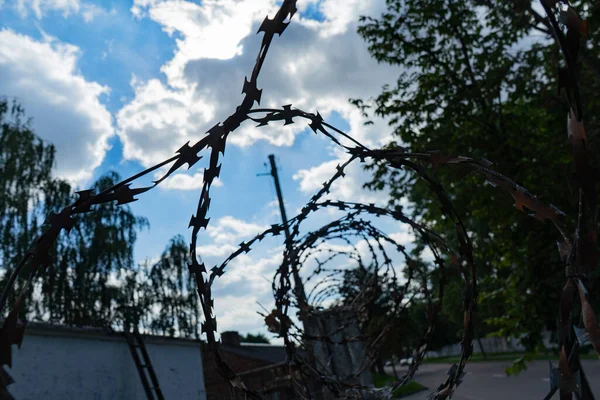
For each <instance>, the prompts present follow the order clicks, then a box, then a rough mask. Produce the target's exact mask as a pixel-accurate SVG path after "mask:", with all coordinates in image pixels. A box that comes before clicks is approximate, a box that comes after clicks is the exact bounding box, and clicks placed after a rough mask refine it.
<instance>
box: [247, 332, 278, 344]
mask: <svg viewBox="0 0 600 400" xmlns="http://www.w3.org/2000/svg"><path fill="white" fill-rule="evenodd" d="M240 339H241V341H242V342H244V343H265V344H269V343H271V342H269V339H268V338H267V337H266V336H265V335H263V334H262V333H257V334H256V335H253V334H252V333H248V334H247V335H246V336H244V335H241V336H240Z"/></svg>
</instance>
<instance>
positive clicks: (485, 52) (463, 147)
mask: <svg viewBox="0 0 600 400" xmlns="http://www.w3.org/2000/svg"><path fill="white" fill-rule="evenodd" d="M533 3H534V2H533V1H527V0H519V1H511V2H491V1H484V0H434V1H426V2H423V1H418V0H388V1H387V6H388V9H387V11H386V12H385V13H384V14H383V15H382V16H381V17H379V18H370V17H361V18H360V26H359V28H358V32H359V34H360V35H361V36H362V37H363V38H364V40H365V41H366V42H367V44H368V47H369V51H370V53H371V55H372V56H373V57H375V59H376V60H377V61H378V62H383V63H388V64H391V65H397V66H398V67H399V75H398V79H397V81H396V82H395V85H394V86H392V87H390V86H389V85H385V86H384V87H383V90H382V92H381V94H379V95H378V96H377V97H376V98H374V99H369V100H367V101H363V100H359V99H355V100H351V102H353V103H354V104H355V105H356V106H358V107H359V108H360V109H361V110H362V111H363V112H364V114H365V116H378V117H388V118H390V126H392V127H393V129H394V136H395V138H396V140H397V141H396V142H394V143H393V144H392V145H391V146H396V145H401V146H403V147H405V148H407V149H408V150H410V151H423V150H440V151H441V152H442V153H443V154H450V155H464V156H470V157H484V158H486V159H488V160H491V161H492V162H493V163H494V165H493V168H494V169H495V170H497V171H498V172H500V173H502V174H504V175H506V176H508V177H510V178H512V179H514V180H515V181H516V182H518V183H519V184H521V185H523V186H525V187H526V188H528V189H529V190H530V191H531V192H533V193H535V194H537V195H539V197H540V198H541V199H542V200H544V201H546V202H551V203H552V204H554V205H556V206H557V207H559V208H560V209H562V210H563V211H565V212H566V213H567V214H569V215H570V216H573V215H574V214H575V213H576V194H575V193H576V192H575V191H573V190H570V187H569V185H568V182H571V179H570V176H571V174H572V171H573V169H572V167H571V156H570V147H569V145H568V138H567V134H566V123H565V121H566V116H567V113H568V106H567V105H566V102H565V101H564V99H561V97H560V95H559V93H558V91H557V88H558V86H559V82H558V81H557V79H558V77H557V73H556V70H557V68H556V63H557V61H558V60H560V59H561V58H560V54H559V51H558V47H557V45H556V44H555V43H554V40H553V38H552V36H551V35H550V33H549V31H548V29H547V27H546V26H545V25H544V21H543V18H542V17H541V16H540V15H539V14H537V13H536V12H535V10H534V8H533V7H532V6H533ZM574 3H575V7H577V9H578V10H579V11H580V14H581V15H582V17H583V18H584V19H586V20H587V21H588V22H589V32H590V33H589V40H588V42H587V45H586V48H585V50H584V51H583V57H584V61H585V63H584V67H583V68H582V71H581V74H582V79H581V80H582V82H585V85H583V87H582V97H583V99H584V101H583V102H584V105H585V107H586V110H585V112H586V113H587V114H585V115H587V116H588V117H587V118H586V120H585V125H586V130H587V132H588V139H589V140H590V142H591V146H592V148H593V150H597V149H598V145H597V140H594V139H595V137H596V136H597V135H596V134H597V132H598V128H599V121H598V119H597V118H596V116H595V114H597V110H598V105H599V104H598V97H597V96H596V93H597V92H598V89H599V88H600V87H599V86H600V80H599V79H597V77H598V68H597V67H595V66H594V64H595V63H594V62H593V61H592V60H596V59H598V58H599V57H598V56H599V55H600V54H598V52H599V50H598V49H599V47H598V45H597V44H598V39H599V37H600V5H599V4H597V3H593V2H587V3H588V4H587V5H585V4H584V2H581V1H575V2H574ZM368 123H369V122H368ZM593 153H594V156H595V158H594V160H593V164H594V166H596V167H597V166H598V157H597V155H598V152H597V151H593ZM368 168H369V169H370V170H372V171H373V179H372V181H371V182H369V183H368V184H367V185H366V186H367V187H369V188H371V189H373V190H389V191H390V197H391V200H390V203H391V205H392V206H398V207H400V199H401V198H407V199H408V200H409V201H410V204H411V208H412V212H413V213H414V215H415V216H419V217H422V218H423V220H424V221H426V222H428V223H429V224H430V225H431V226H432V227H433V228H434V229H436V230H437V231H438V232H442V233H445V234H446V235H447V237H452V236H453V232H454V227H453V226H452V225H451V223H450V221H447V220H444V219H443V218H442V215H441V212H440V209H439V206H438V205H437V203H436V202H435V198H434V196H433V195H432V193H431V192H430V191H429V189H428V187H427V185H426V184H425V183H424V182H423V181H420V180H417V179H415V176H414V175H413V174H411V173H405V172H403V171H397V170H392V169H389V168H387V167H386V166H385V165H384V164H383V163H373V164H370V165H369V166H368ZM432 172H433V173H434V175H435V176H436V177H437V178H438V179H439V181H440V182H441V183H442V184H443V186H444V187H445V188H446V190H447V191H448V193H449V195H450V197H451V199H452V200H453V203H454V205H455V207H456V209H457V210H458V211H459V213H461V215H462V216H463V218H464V220H465V222H466V225H467V227H468V229H470V235H471V237H472V239H473V243H474V247H475V256H476V260H475V261H476V264H477V266H478V268H479V274H478V276H479V289H480V293H481V296H480V305H479V308H478V313H479V315H480V320H479V325H478V327H477V329H478V332H479V333H489V332H491V331H495V332H496V333H498V334H501V335H520V334H526V337H525V338H524V339H523V343H524V344H525V345H526V346H527V347H528V348H530V349H532V348H534V347H535V346H536V345H537V344H539V343H540V339H541V337H540V333H541V331H542V330H543V329H544V328H550V329H554V328H555V327H556V315H557V310H558V298H559V293H560V290H561V288H562V286H563V285H564V265H563V263H562V262H561V261H560V259H559V255H558V251H557V250H556V240H557V239H558V235H557V233H556V231H555V230H554V227H553V226H551V225H550V224H549V223H546V224H543V223H540V222H539V221H536V220H534V219H532V218H530V217H528V216H526V215H525V214H524V213H518V212H517V211H515V209H514V208H513V207H512V204H511V198H510V196H508V195H507V194H505V193H502V192H499V191H496V190H495V189H494V188H492V187H490V186H489V185H484V184H483V181H482V178H481V177H480V176H478V175H474V174H472V173H470V172H469V170H466V169H464V168H460V167H454V166H444V167H440V168H439V169H437V170H435V171H432ZM573 222H574V221H573V218H571V219H570V220H569V221H568V228H569V229H570V230H571V231H572V229H571V228H572V227H573ZM595 279H596V281H597V276H596V278H595ZM592 283H593V282H592ZM456 289H457V288H456ZM451 292H454V293H456V294H455V296H460V292H459V291H458V290H452V291H451ZM596 300H597V299H596ZM450 302H451V303H452V302H454V303H456V302H457V301H456V300H450ZM444 312H445V313H446V314H447V315H448V316H449V318H450V320H460V319H461V318H462V317H461V315H460V314H461V313H462V310H461V309H460V307H455V308H446V309H445V311H444ZM452 314H454V315H452ZM482 321H485V322H486V323H487V324H482V323H481V322H482Z"/></svg>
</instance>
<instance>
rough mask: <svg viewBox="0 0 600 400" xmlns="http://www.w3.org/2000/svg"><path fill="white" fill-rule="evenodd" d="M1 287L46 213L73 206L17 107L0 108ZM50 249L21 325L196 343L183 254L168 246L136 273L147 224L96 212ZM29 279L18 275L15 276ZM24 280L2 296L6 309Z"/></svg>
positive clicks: (121, 213) (175, 242)
mask: <svg viewBox="0 0 600 400" xmlns="http://www.w3.org/2000/svg"><path fill="white" fill-rule="evenodd" d="M0 126H1V135H0V273H1V278H0V287H4V285H6V282H7V280H8V277H9V276H10V274H11V272H12V270H13V268H14V266H15V265H16V264H17V263H18V262H19V260H20V259H21V258H22V257H23V256H24V255H25V252H26V251H27V249H28V248H29V247H30V246H31V245H32V243H33V241H34V240H35V238H36V237H37V236H38V235H40V234H41V233H42V231H43V223H44V221H45V219H46V217H47V216H48V215H49V214H50V213H51V212H57V211H59V210H60V209H62V208H63V207H65V206H67V205H68V204H71V203H72V202H73V201H74V200H75V199H76V195H75V193H74V192H73V189H72V188H71V186H70V185H69V183H68V182H66V181H64V180H61V179H57V178H54V177H53V176H52V168H53V166H54V163H55V159H54V155H55V149H54V146H53V145H52V144H50V143H46V142H44V141H42V140H41V139H40V138H39V137H37V136H36V135H35V133H34V132H33V131H32V130H31V128H30V124H29V122H28V121H24V111H23V108H22V107H21V106H20V105H19V104H18V103H17V102H13V103H12V104H10V103H9V102H8V101H6V100H0ZM120 180H121V178H120V177H119V175H118V174H116V173H114V172H109V173H107V174H105V175H103V176H102V177H100V178H99V179H98V180H97V181H96V182H95V183H94V185H93V187H92V188H93V189H94V191H95V192H96V193H97V192H99V191H102V190H104V189H106V188H108V187H110V186H112V185H114V184H115V183H117V182H119V181H120ZM74 220H75V225H74V226H73V228H72V229H71V232H70V233H69V234H66V233H65V232H63V233H62V234H61V235H60V236H59V239H58V241H57V243H56V244H55V246H54V248H53V249H52V250H51V254H50V255H51V262H50V265H49V266H48V268H47V270H46V271H45V272H44V273H43V274H40V275H39V277H38V278H37V279H35V280H34V285H33V287H34V290H30V291H27V298H26V299H25V302H24V303H23V304H22V310H21V312H22V314H21V315H24V316H25V317H26V318H27V319H28V320H33V321H40V322H50V323H64V324H68V325H76V326H96V327H104V326H111V327H112V328H114V329H119V330H120V329H124V328H129V327H133V326H139V327H140V329H143V330H147V331H150V332H152V333H154V334H157V335H169V336H173V335H181V336H187V337H196V338H198V337H199V332H198V326H199V308H198V302H197V296H196V295H195V292H194V290H193V285H192V286H190V284H191V281H190V279H191V278H190V274H188V273H187V258H186V257H187V254H188V246H187V245H186V243H185V241H184V240H183V238H182V237H181V236H176V237H175V238H173V239H172V240H171V242H170V243H169V244H168V246H167V248H166V249H165V251H164V253H163V254H162V256H161V259H160V261H159V262H158V263H156V264H154V265H147V264H146V265H136V264H135V262H134V259H133V247H134V244H135V241H136V238H137V233H138V232H139V231H140V230H141V229H143V228H145V227H148V221H147V220H146V219H145V218H143V217H138V216H136V215H134V214H133V212H132V211H131V208H130V207H129V206H127V205H122V206H117V205H116V204H114V203H106V204H100V205H97V206H95V207H94V209H93V211H92V212H89V213H85V214H81V215H78V216H77V217H76V218H74ZM26 274H27V271H24V272H23V274H22V275H23V277H24V276H26ZM21 285H22V281H21V280H20V279H19V280H17V283H16V285H15V290H12V291H11V292H10V294H9V298H8V303H7V304H13V303H14V301H15V300H16V294H17V293H19V289H20V287H21Z"/></svg>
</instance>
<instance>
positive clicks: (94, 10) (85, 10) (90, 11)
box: [81, 4, 117, 23]
mask: <svg viewBox="0 0 600 400" xmlns="http://www.w3.org/2000/svg"><path fill="white" fill-rule="evenodd" d="M81 9H82V11H81V15H82V17H83V20H84V21H85V22H86V23H90V22H92V21H93V20H94V19H96V18H98V17H108V16H114V15H116V14H117V10H116V9H114V8H112V9H111V10H110V11H109V10H106V9H104V8H102V7H99V6H97V5H95V4H84V5H83V6H82V7H81Z"/></svg>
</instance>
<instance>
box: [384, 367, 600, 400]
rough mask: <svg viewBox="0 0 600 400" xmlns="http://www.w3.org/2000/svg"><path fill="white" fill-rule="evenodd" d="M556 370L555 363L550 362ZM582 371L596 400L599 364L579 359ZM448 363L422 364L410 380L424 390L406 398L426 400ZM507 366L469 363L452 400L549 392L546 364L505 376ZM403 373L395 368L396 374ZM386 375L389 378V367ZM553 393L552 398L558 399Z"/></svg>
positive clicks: (514, 399)
mask: <svg viewBox="0 0 600 400" xmlns="http://www.w3.org/2000/svg"><path fill="white" fill-rule="evenodd" d="M553 364H554V366H555V367H557V366H558V365H557V364H558V363H557V362H553ZM582 364H583V369H584V371H585V374H586V377H587V379H588V382H589V383H590V386H591V387H592V391H593V393H594V395H595V397H596V398H597V399H600V361H598V360H582ZM450 365H451V364H423V365H421V366H420V367H419V370H418V371H417V372H416V374H415V376H414V380H416V381H417V382H419V383H421V384H423V385H425V386H426V387H427V388H428V390H427V391H423V392H420V393H417V394H414V395H412V396H408V397H406V399H411V400H417V399H421V400H422V399H426V398H427V396H428V394H429V393H431V392H432V391H434V390H435V389H436V388H437V387H438V386H439V385H440V384H441V383H442V382H443V381H444V380H445V379H446V377H447V375H446V374H447V373H448V370H449V369H450ZM508 365H510V362H507V361H497V362H473V363H469V364H467V366H466V368H465V372H466V373H467V375H466V376H465V378H464V380H463V383H461V385H460V386H459V387H458V389H457V390H456V392H455V395H454V396H453V397H452V399H453V400H506V399H509V400H522V399H523V400H524V399H527V400H537V399H539V400H542V399H543V398H544V397H545V396H546V395H547V394H548V391H549V390H550V382H549V378H548V376H549V370H550V367H549V365H548V361H534V362H531V363H529V364H528V365H527V370H526V371H523V372H521V373H520V374H519V375H518V376H506V374H505V373H504V368H505V367H507V366H508ZM406 370H407V368H406V367H397V371H398V375H401V374H402V373H403V372H405V371H406ZM386 373H388V374H390V375H392V376H393V372H392V369H391V367H387V368H386ZM558 397H559V396H558V394H555V395H554V397H553V399H558Z"/></svg>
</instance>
